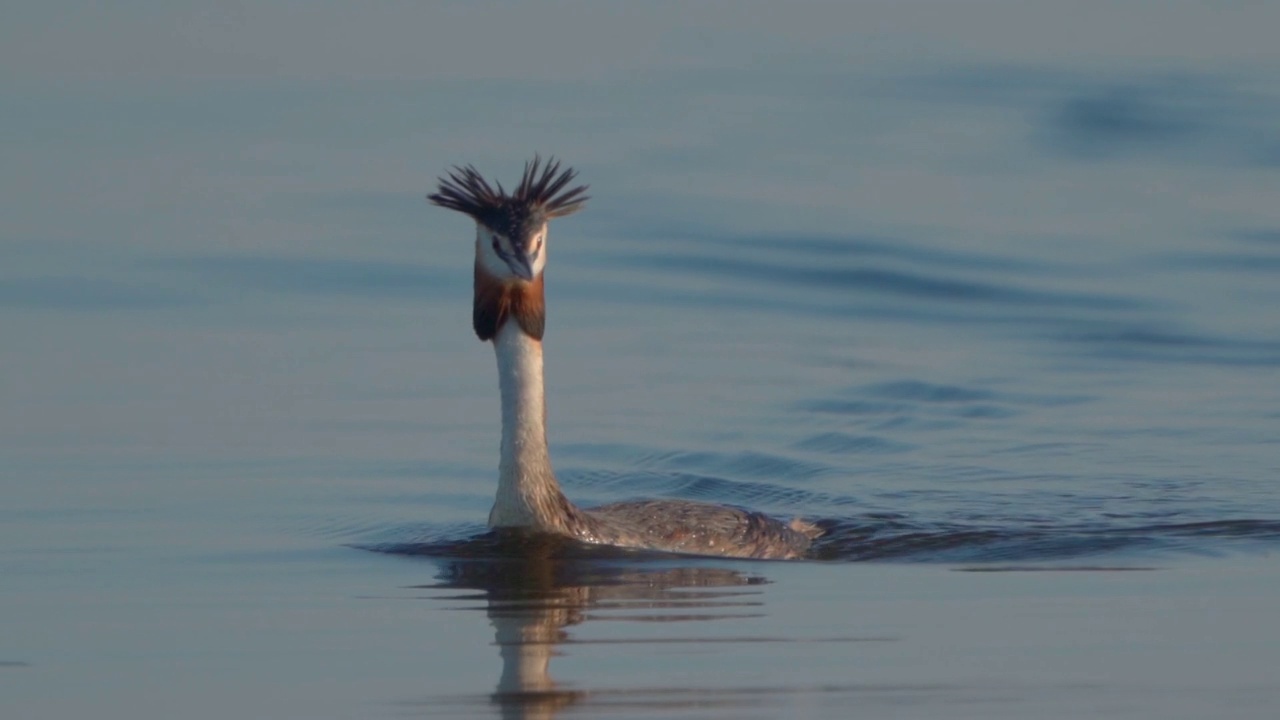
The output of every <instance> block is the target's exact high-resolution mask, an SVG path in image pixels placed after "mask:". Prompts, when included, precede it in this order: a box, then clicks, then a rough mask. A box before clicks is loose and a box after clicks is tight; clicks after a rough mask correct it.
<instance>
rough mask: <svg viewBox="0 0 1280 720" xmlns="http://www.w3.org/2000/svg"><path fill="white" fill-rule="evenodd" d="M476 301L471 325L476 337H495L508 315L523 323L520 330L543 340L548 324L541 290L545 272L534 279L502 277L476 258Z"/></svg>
mask: <svg viewBox="0 0 1280 720" xmlns="http://www.w3.org/2000/svg"><path fill="white" fill-rule="evenodd" d="M475 277H476V281H475V301H474V304H473V305H472V308H471V325H472V327H473V328H475V331H476V337H479V338H480V339H481V340H492V339H494V338H495V337H496V336H497V335H498V330H500V329H501V328H502V325H503V323H505V322H506V321H507V319H508V318H514V319H515V321H516V322H518V323H520V329H521V330H523V331H524V333H525V334H526V335H528V336H529V337H531V338H533V339H534V340H541V339H542V331H543V329H544V328H545V327H546V320H547V305H546V299H545V296H544V295H543V290H542V275H539V276H538V277H536V278H534V279H533V280H532V281H531V282H525V281H523V280H507V281H504V280H499V279H498V278H495V277H494V276H492V275H490V274H489V273H488V272H487V271H485V269H484V268H483V267H481V266H480V261H479V260H477V261H476V271H475Z"/></svg>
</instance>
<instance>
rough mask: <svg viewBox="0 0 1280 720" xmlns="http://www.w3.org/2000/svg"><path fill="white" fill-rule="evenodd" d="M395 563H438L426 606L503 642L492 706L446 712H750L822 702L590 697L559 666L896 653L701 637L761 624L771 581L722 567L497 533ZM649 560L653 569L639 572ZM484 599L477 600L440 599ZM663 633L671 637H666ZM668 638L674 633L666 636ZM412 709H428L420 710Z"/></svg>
mask: <svg viewBox="0 0 1280 720" xmlns="http://www.w3.org/2000/svg"><path fill="white" fill-rule="evenodd" d="M381 549H382V550H384V551H387V552H394V553H407V554H414V555H427V556H433V557H435V558H437V559H438V560H439V561H440V562H441V564H442V567H441V570H440V573H439V575H438V577H437V581H436V582H434V583H431V584H426V585H421V586H415V588H414V589H420V590H425V591H428V592H429V593H433V594H430V595H428V596H426V598H425V599H430V600H436V601H444V602H447V603H449V604H450V609H452V610H464V611H471V610H477V609H483V610H484V611H485V612H486V614H487V616H488V618H489V622H490V625H492V627H493V630H494V645H495V646H496V647H497V648H498V654H499V655H500V656H501V658H502V670H501V673H500V674H499V676H498V680H497V683H496V687H495V689H494V692H493V693H492V694H490V695H489V696H488V697H487V698H485V697H471V696H460V697H454V698H448V697H444V698H441V697H433V698H431V699H429V700H423V701H421V703H420V704H421V705H422V706H423V707H424V708H429V709H430V710H432V711H434V712H439V711H440V710H441V709H442V708H443V707H447V706H449V705H455V704H456V705H460V706H464V707H465V706H474V705H475V704H477V703H487V704H491V705H495V706H497V707H498V708H499V709H500V711H501V714H502V717H510V718H550V717H555V716H557V715H558V714H559V713H560V711H562V710H566V709H568V708H570V707H573V708H574V709H575V710H583V709H587V708H593V709H596V710H618V709H624V708H625V709H630V710H636V709H646V708H648V709H658V708H662V709H666V710H672V709H677V708H707V707H718V708H722V709H728V708H732V707H737V706H744V705H745V704H747V703H750V702H752V698H753V697H757V696H759V694H760V693H761V692H762V691H763V692H787V691H791V692H799V691H804V692H812V689H809V688H777V689H765V690H762V689H759V688H752V689H746V688H740V689H733V690H728V689H711V688H704V687H694V686H692V685H691V686H689V687H641V688H628V687H621V686H619V687H615V688H604V689H591V690H583V689H576V688H574V687H569V686H567V685H565V684H562V683H560V682H557V681H556V680H555V678H554V677H553V675H552V672H551V660H552V658H554V657H556V656H558V655H562V654H566V651H567V648H569V647H571V646H575V645H602V644H604V645H635V644H647V645H692V646H706V645H708V644H713V643H750V644H755V643H792V642H828V643H829V642H877V641H878V642H889V641H892V640H893V639H892V638H882V637H823V638H821V639H805V638H789V637H775V636H740V635H732V634H730V635H726V634H724V633H723V632H700V631H699V630H698V628H701V627H704V625H703V624H704V623H709V622H712V621H719V620H733V619H744V618H755V617H760V616H761V615H762V614H763V612H764V605H765V600H764V595H763V593H762V591H761V589H760V587H759V586H761V585H764V584H767V583H768V582H769V581H768V580H766V579H765V578H764V577H763V576H760V575H756V574H753V573H749V572H743V571H741V570H739V569H735V568H730V567H724V566H723V564H720V565H717V564H715V563H714V561H710V560H693V559H689V558H673V557H672V556H669V555H665V556H664V555H661V554H657V553H637V552H629V551H620V550H616V549H612V548H602V547H591V546H585V545H581V544H578V543H574V542H572V541H567V540H564V539H559V538H552V537H544V536H531V535H526V534H522V533H486V534H484V535H481V536H479V537H476V538H473V539H470V540H465V541H460V542H455V543H438V544H434V545H416V546H414V545H401V546H394V547H384V548H381ZM637 560H647V562H637ZM454 590H464V591H466V590H475V591H478V592H476V593H474V594H461V595H458V594H447V595H436V594H434V593H436V592H440V591H454ZM598 620H603V621H609V623H610V625H611V627H614V628H616V627H618V623H643V624H644V625H645V631H644V632H643V633H642V634H627V633H626V632H625V630H624V631H622V632H623V634H622V635H618V634H616V633H615V634H611V635H609V636H608V637H596V638H587V637H579V636H577V635H579V634H583V633H574V632H573V631H571V629H573V628H577V629H579V630H581V628H582V626H584V625H586V624H588V623H590V622H593V621H598ZM655 628H659V629H656V630H655ZM661 628H670V630H669V631H666V632H663V630H662V629H661ZM409 704H410V705H412V706H415V707H416V706H417V705H419V703H418V702H414V703H409Z"/></svg>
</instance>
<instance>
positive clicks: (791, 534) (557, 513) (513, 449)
mask: <svg viewBox="0 0 1280 720" xmlns="http://www.w3.org/2000/svg"><path fill="white" fill-rule="evenodd" d="M576 175H577V173H576V172H575V171H574V170H573V169H572V168H566V169H565V170H563V171H561V169H560V163H558V162H556V161H555V160H553V159H549V160H548V161H547V162H546V163H545V164H542V163H541V162H540V160H539V158H538V157H537V156H534V158H533V160H532V161H530V162H528V163H525V166H524V174H523V175H522V176H521V178H520V184H519V185H517V186H516V188H515V190H514V191H513V192H511V193H510V194H508V193H507V192H506V191H505V190H504V189H503V188H502V184H501V183H494V185H490V184H489V183H488V182H487V181H486V180H485V179H484V178H483V177H481V175H480V173H479V172H477V171H476V169H475V168H474V167H472V166H470V165H468V166H467V167H455V168H454V169H453V170H452V171H450V172H449V174H448V177H442V178H440V181H439V182H440V187H439V190H438V191H437V192H435V193H433V194H431V195H428V196H427V199H428V200H430V201H431V202H433V203H435V204H436V205H439V206H441V207H445V208H448V209H450V210H457V211H458V212H461V213H465V214H466V215H469V216H471V218H472V219H474V220H475V222H476V261H475V297H474V303H473V305H472V313H471V321H472V326H473V327H474V328H475V332H476V335H477V336H478V337H479V338H480V339H481V340H486V341H492V342H493V349H494V352H495V353H496V354H497V356H498V386H499V389H500V391H501V395H502V446H501V452H502V457H501V460H500V461H499V463H498V496H497V499H496V500H495V501H494V503H493V509H492V510H491V511H490V512H489V527H491V528H523V529H526V530H531V531H535V532H545V533H549V534H552V535H560V536H567V537H571V538H575V539H577V540H580V541H583V542H588V543H597V544H604V545H613V546H617V547H626V548H643V549H649V550H661V551H666V552H678V553H692V554H697V555H720V556H728V557H750V558H796V557H800V556H801V555H803V554H804V552H805V551H806V550H807V549H808V548H809V545H810V543H811V542H812V541H813V538H815V537H817V536H818V535H820V534H821V531H820V530H819V529H818V528H817V527H815V526H814V525H811V524H809V523H807V522H804V521H802V520H793V521H791V523H790V524H786V523H782V522H779V521H778V520H775V519H773V518H771V517H769V516H767V515H764V514H762V513H758V512H752V511H749V510H742V509H739V508H735V507H728V506H723V505H712V504H709V503H702V502H691V501H687V500H636V501H627V502H620V503H612V504H609V505H603V506H601V507H595V508H590V509H581V508H578V507H577V506H576V505H574V504H573V503H571V502H569V499H568V498H566V497H565V496H564V493H563V492H562V491H561V490H560V483H559V482H557V481H556V476H555V473H553V472H552V470H551V458H550V455H549V453H548V451H547V431H546V417H547V412H546V401H545V398H544V396H543V386H542V332H543V327H544V321H545V319H546V303H545V298H544V295H543V275H542V271H543V268H544V267H546V264H547V224H548V223H549V222H550V220H551V219H552V218H558V217H564V216H566V215H571V214H573V213H575V212H577V211H579V210H581V209H582V208H583V206H584V204H585V203H586V201H587V196H586V195H585V193H586V190H587V186H585V185H578V186H576V187H569V183H570V182H572V181H573V178H574V177H575V176H576Z"/></svg>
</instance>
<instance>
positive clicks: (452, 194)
mask: <svg viewBox="0 0 1280 720" xmlns="http://www.w3.org/2000/svg"><path fill="white" fill-rule="evenodd" d="M577 175H578V173H577V171H575V170H574V169H573V168H565V169H564V170H561V169H560V163H559V162H558V161H556V160H555V159H554V158H548V159H547V161H546V163H545V164H544V163H543V162H542V159H541V158H540V157H538V156H537V155H534V156H533V159H532V160H530V161H529V162H526V163H525V164H524V174H523V175H521V176H520V184H519V185H517V186H516V189H515V192H512V193H510V194H508V193H507V192H506V191H505V190H503V188H502V184H501V183H498V182H495V183H494V184H493V185H490V184H489V182H488V181H487V180H485V179H484V177H483V176H482V175H481V174H480V172H479V171H478V170H476V169H475V167H473V166H471V165H467V166H465V167H461V166H455V167H454V168H453V169H452V170H450V171H449V174H448V176H447V177H442V178H440V179H439V180H440V188H439V190H437V191H436V192H434V193H432V194H430V195H428V196H427V199H428V200H430V201H431V202H433V203H435V204H436V205H439V206H440V207H444V208H449V209H450V210H457V211H458V212H461V213H466V214H467V215H470V216H471V217H473V218H475V219H476V220H479V221H480V222H482V223H485V224H488V225H491V226H500V225H506V224H509V223H510V222H511V221H512V220H514V219H524V218H540V219H543V220H549V219H551V218H558V217H564V216H565V215H571V214H573V213H575V212H577V211H579V210H581V209H582V208H583V206H584V205H585V204H586V202H587V196H586V195H585V194H584V193H586V191H587V186H586V185H578V186H576V187H572V188H570V187H568V185H569V183H571V182H573V179H574V178H575V177H577ZM566 188H567V189H566Z"/></svg>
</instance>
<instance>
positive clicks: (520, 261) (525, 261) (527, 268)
mask: <svg viewBox="0 0 1280 720" xmlns="http://www.w3.org/2000/svg"><path fill="white" fill-rule="evenodd" d="M507 267H509V268H511V272H513V273H515V274H516V275H518V276H519V277H520V279H521V280H525V281H529V282H532V281H533V260H532V259H531V258H530V257H529V256H528V254H526V253H516V256H515V257H513V258H509V259H508V260H507Z"/></svg>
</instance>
